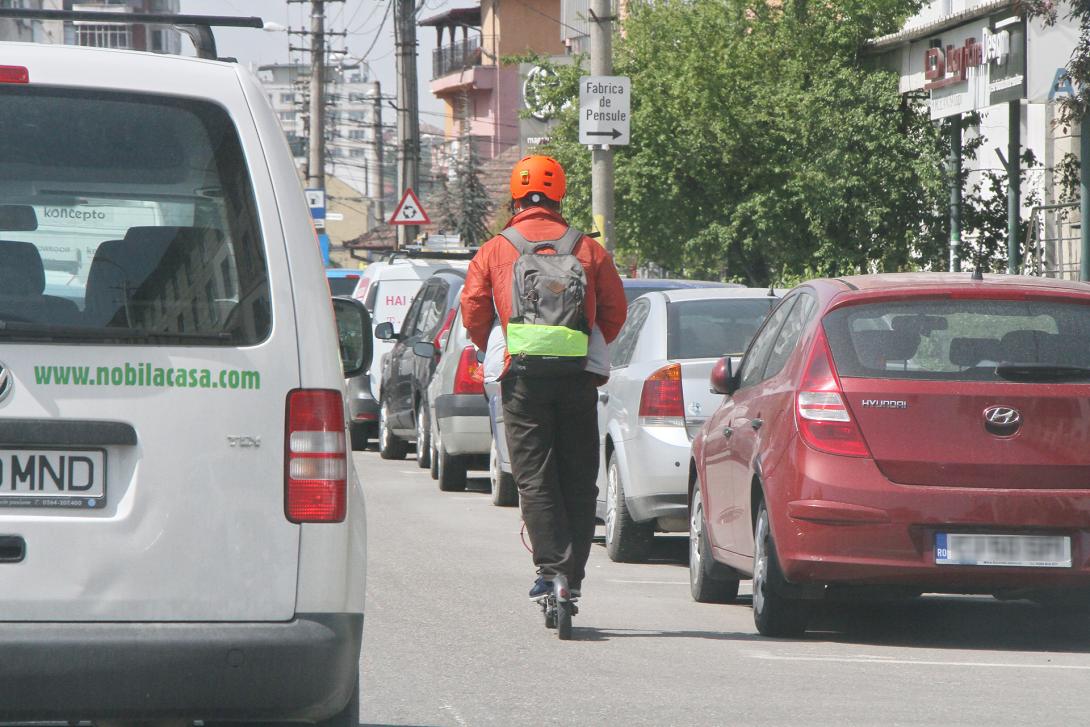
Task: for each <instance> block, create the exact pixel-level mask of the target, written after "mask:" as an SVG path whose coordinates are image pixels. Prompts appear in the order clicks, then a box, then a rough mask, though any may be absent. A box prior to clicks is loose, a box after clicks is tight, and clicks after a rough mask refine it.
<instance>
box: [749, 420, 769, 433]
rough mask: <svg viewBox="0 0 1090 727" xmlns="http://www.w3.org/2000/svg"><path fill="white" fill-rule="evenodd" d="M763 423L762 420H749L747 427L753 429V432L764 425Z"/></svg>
mask: <svg viewBox="0 0 1090 727" xmlns="http://www.w3.org/2000/svg"><path fill="white" fill-rule="evenodd" d="M764 423H765V422H764V419H750V420H749V426H751V427H753V430H754V431H756V430H758V429H760V428H761V425H762V424H764Z"/></svg>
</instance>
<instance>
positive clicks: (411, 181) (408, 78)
mask: <svg viewBox="0 0 1090 727" xmlns="http://www.w3.org/2000/svg"><path fill="white" fill-rule="evenodd" d="M391 2H394V3H396V5H395V11H396V12H395V19H394V45H395V47H396V50H397V186H398V190H397V193H398V196H399V198H400V196H401V195H404V194H405V190H406V189H410V188H411V189H412V190H413V191H414V192H416V193H418V194H419V192H420V190H419V189H418V187H419V184H418V181H419V175H420V114H419V110H418V103H419V101H418V99H417V88H416V0H391ZM416 234H417V227H416V226H415V225H398V226H397V248H398V249H400V248H402V247H404V246H405V244H406V243H408V242H411V241H412V240H414V239H416Z"/></svg>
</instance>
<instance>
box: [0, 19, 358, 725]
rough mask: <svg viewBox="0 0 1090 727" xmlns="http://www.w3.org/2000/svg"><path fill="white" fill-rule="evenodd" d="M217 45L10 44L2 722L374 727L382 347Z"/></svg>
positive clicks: (0, 222)
mask: <svg viewBox="0 0 1090 727" xmlns="http://www.w3.org/2000/svg"><path fill="white" fill-rule="evenodd" d="M7 12H9V13H11V12H18V11H11V10H9V11H7ZM29 12H33V11H29ZM93 15H96V14H95V13H85V14H68V15H65V16H63V17H67V18H68V19H70V20H75V21H81V20H82V21H87V20H93V18H89V17H88V16H93ZM54 17H56V16H54ZM163 20H164V23H165V24H169V23H170V22H171V21H170V16H164V18H163ZM254 20H255V22H256V23H258V27H260V20H259V19H254ZM196 35H197V34H195V36H196ZM202 38H203V40H207V34H203V35H202ZM198 47H199V48H201V49H202V53H204V54H205V57H202V58H184V57H180V56H172V55H164V54H158V53H143V52H133V51H123V50H113V49H105V48H82V47H74V46H66V45H47V44H35V43H0V55H2V56H3V58H4V61H3V63H4V64H7V65H2V66H0V128H2V129H3V130H4V131H3V139H2V141H0V202H2V203H3V204H0V237H2V238H3V242H0V280H2V283H0V288H2V290H3V295H2V300H0V320H2V321H3V322H4V325H3V326H2V327H0V360H2V361H3V364H2V367H0V407H2V412H3V416H2V417H0V532H2V533H3V535H0V545H2V547H0V562H2V563H3V564H4V565H3V568H4V595H3V612H4V613H3V619H2V621H0V642H2V643H3V644H4V654H5V658H6V659H7V660H8V661H9V663H10V664H17V665H18V666H17V671H18V678H8V679H3V680H0V705H2V707H0V712H2V713H3V718H4V719H5V720H12V721H16V722H20V723H24V722H34V723H38V722H39V721H42V720H52V721H61V722H66V723H69V724H75V723H76V722H77V721H80V720H90V719H101V718H105V717H109V718H111V719H118V720H149V721H156V720H179V721H181V720H183V719H184V720H185V721H186V722H188V721H191V720H197V719H200V720H209V721H220V720H242V721H251V722H260V723H264V724H269V723H273V722H276V723H279V722H281V721H283V720H288V721H300V722H301V721H307V722H318V723H320V724H323V725H340V726H346V725H356V724H357V723H358V722H359V687H360V685H359V676H360V675H359V657H360V648H361V633H362V629H363V620H364V571H365V567H366V559H365V554H366V545H365V526H366V522H365V520H366V518H365V512H364V503H363V492H362V489H361V487H360V483H359V481H358V479H357V477H356V473H355V468H354V466H353V464H352V459H351V457H350V456H349V454H348V452H347V451H346V446H345V438H346V435H347V431H346V426H345V415H344V401H343V396H344V395H343V388H342V382H343V374H342V365H343V371H344V373H352V372H354V371H357V370H361V369H363V368H365V367H366V364H367V361H366V360H365V359H366V357H365V351H366V346H364V345H362V342H363V341H365V340H366V339H369V338H370V336H371V332H370V330H368V329H366V327H365V325H364V317H363V315H362V313H363V310H362V307H361V306H360V305H359V304H358V303H356V302H355V301H348V300H340V299H337V300H335V301H334V302H333V305H331V304H330V297H329V294H328V292H327V288H326V283H325V282H324V278H323V271H322V266H321V260H320V257H319V256H318V255H317V253H316V249H315V245H316V243H315V242H314V230H313V228H312V226H311V223H310V213H309V210H308V208H307V203H306V200H305V198H304V195H303V192H302V189H301V188H300V185H299V178H298V174H297V172H296V169H295V164H294V162H293V160H292V155H291V151H290V149H289V148H288V144H287V142H286V141H285V139H284V133H283V131H282V129H281V127H280V124H279V122H278V119H277V117H276V114H275V113H274V111H273V109H272V108H271V107H270V106H269V103H268V101H267V99H266V93H265V91H264V90H263V88H262V86H261V83H260V82H259V81H258V79H257V78H256V77H255V76H254V75H253V74H252V73H251V72H250V71H249V70H248V69H247V68H246V67H245V66H244V65H241V64H239V63H235V62H233V61H222V60H215V59H214V53H210V52H209V51H210V49H209V48H208V47H207V45H206V44H205V43H204V42H203V41H202V39H201V38H199V39H198ZM107 130H108V134H107V136H104V132H106V131H107ZM58 219H59V220H65V221H67V222H68V227H69V230H70V232H69V234H67V235H65V234H61V233H60V232H58V231H57V229H56V227H59V226H51V225H49V224H43V225H41V226H39V225H38V220H42V221H43V222H45V221H47V220H48V221H53V220H58ZM55 259H62V260H67V261H69V262H72V263H73V265H74V267H73V269H72V270H70V271H69V273H70V274H73V275H74V278H72V279H70V280H69V281H68V284H66V285H65V294H64V296H63V297H62V296H54V295H51V294H46V293H45V292H44V290H45V280H46V276H45V272H44V271H45V261H46V260H55ZM334 311H336V319H335V315H334ZM338 348H339V349H340V351H341V354H342V358H341V360H338V354H337V352H338ZM77 672H78V677H76V674H77Z"/></svg>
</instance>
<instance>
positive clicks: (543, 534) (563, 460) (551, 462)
mask: <svg viewBox="0 0 1090 727" xmlns="http://www.w3.org/2000/svg"><path fill="white" fill-rule="evenodd" d="M502 391H503V421H504V427H505V429H506V430H507V450H508V452H509V453H510V455H511V471H512V473H513V474H514V477H515V482H516V483H517V484H518V488H519V505H520V507H521V508H522V519H523V520H524V521H526V532H527V533H528V534H529V535H530V544H531V546H532V547H533V549H534V565H536V566H537V572H538V574H539V575H542V576H545V577H546V578H552V577H553V576H554V575H558V574H563V575H566V576H567V577H568V583H569V584H570V586H571V587H572V588H580V587H581V585H582V582H583V576H584V575H585V574H586V570H585V569H586V565H587V558H588V557H590V544H591V540H593V538H594V507H595V501H596V500H597V499H598V487H597V485H596V484H595V482H596V480H597V479H598V389H597V387H596V386H595V381H594V377H593V375H591V374H588V373H586V372H583V373H580V374H577V375H575V376H564V377H556V378H553V377H548V378H529V377H523V376H512V377H510V378H507V379H505V380H504V381H503V382H502Z"/></svg>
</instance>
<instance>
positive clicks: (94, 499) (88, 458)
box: [0, 449, 106, 509]
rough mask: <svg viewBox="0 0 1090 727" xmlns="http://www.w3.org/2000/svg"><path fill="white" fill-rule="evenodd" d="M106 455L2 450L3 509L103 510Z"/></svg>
mask: <svg viewBox="0 0 1090 727" xmlns="http://www.w3.org/2000/svg"><path fill="white" fill-rule="evenodd" d="M105 501H106V451H105V450H102V449H78V450H61V449H0V507H78V508H83V509H87V508H96V507H102V505H103V504H104V503H105Z"/></svg>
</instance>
